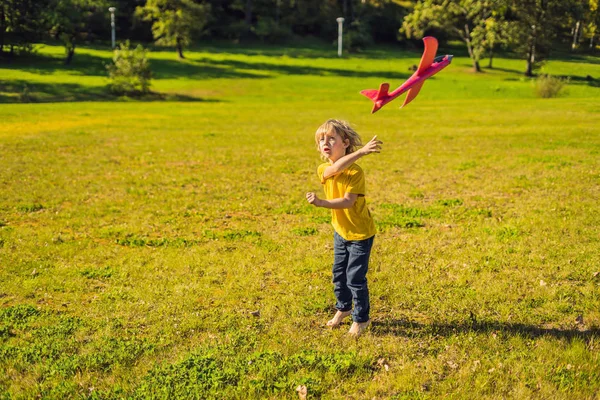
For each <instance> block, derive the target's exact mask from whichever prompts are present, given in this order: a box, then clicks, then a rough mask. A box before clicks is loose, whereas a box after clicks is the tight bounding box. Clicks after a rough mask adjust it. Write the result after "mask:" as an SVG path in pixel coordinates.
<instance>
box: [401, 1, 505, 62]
mask: <svg viewBox="0 0 600 400" xmlns="http://www.w3.org/2000/svg"><path fill="white" fill-rule="evenodd" d="M501 5H502V1H500V0H487V1H478V0H458V1H456V0H421V1H419V2H418V3H417V4H416V5H415V8H414V9H413V11H412V12H411V13H410V14H408V15H407V16H406V17H405V18H404V22H403V24H402V28H401V31H403V32H404V33H405V34H406V36H407V37H408V38H413V37H422V36H423V35H424V34H425V31H427V30H430V29H434V30H439V31H443V32H445V33H448V34H450V35H452V36H456V37H458V38H460V39H461V40H462V41H463V42H465V44H466V46H467V50H468V52H469V57H470V58H471V61H472V63H473V70H474V71H476V72H480V71H481V67H480V66H479V60H480V58H481V56H482V54H483V52H484V50H485V38H486V29H487V27H488V24H486V21H487V20H488V19H489V18H490V17H492V15H493V13H494V11H495V10H497V9H499V7H500V6H501ZM489 26H492V25H489Z"/></svg>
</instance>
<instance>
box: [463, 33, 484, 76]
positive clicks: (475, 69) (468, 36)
mask: <svg viewBox="0 0 600 400" xmlns="http://www.w3.org/2000/svg"><path fill="white" fill-rule="evenodd" d="M465 33H466V35H465V36H464V37H463V39H464V40H465V42H466V43H467V50H469V57H471V61H473V72H481V67H480V66H479V60H477V59H476V57H475V52H474V51H473V46H472V45H471V32H470V31H469V24H465Z"/></svg>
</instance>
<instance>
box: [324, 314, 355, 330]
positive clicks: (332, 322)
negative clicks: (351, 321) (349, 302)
mask: <svg viewBox="0 0 600 400" xmlns="http://www.w3.org/2000/svg"><path fill="white" fill-rule="evenodd" d="M350 314H352V310H350V311H340V310H338V312H336V313H335V315H334V316H333V319H330V320H329V321H327V326H328V327H330V328H335V327H336V326H339V325H340V324H341V323H342V320H343V319H344V318H346V317H347V316H349V315H350Z"/></svg>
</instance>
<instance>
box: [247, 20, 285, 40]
mask: <svg viewBox="0 0 600 400" xmlns="http://www.w3.org/2000/svg"><path fill="white" fill-rule="evenodd" d="M253 32H254V34H256V36H258V37H259V38H260V39H261V40H263V41H265V42H269V43H284V42H285V41H287V40H289V39H290V38H291V37H292V31H291V29H290V28H289V27H286V26H282V25H281V24H279V23H277V21H275V20H273V19H272V18H259V19H258V22H257V23H256V26H255V27H254V29H253Z"/></svg>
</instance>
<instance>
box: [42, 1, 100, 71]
mask: <svg viewBox="0 0 600 400" xmlns="http://www.w3.org/2000/svg"><path fill="white" fill-rule="evenodd" d="M49 1H50V3H49V8H48V9H47V16H46V18H47V23H48V25H49V31H50V34H51V35H52V36H54V37H55V38H59V39H60V40H61V41H62V42H63V44H64V48H65V56H66V58H65V63H66V64H70V63H71V60H72V59H73V56H74V55H75V49H76V47H77V45H78V43H80V42H83V41H86V40H90V39H92V38H94V33H93V31H92V30H91V29H90V25H91V23H92V21H93V20H94V19H95V18H97V17H98V16H101V17H105V15H106V11H105V10H106V9H107V8H108V3H107V0H100V1H95V0H49ZM105 18H106V17H105Z"/></svg>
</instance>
